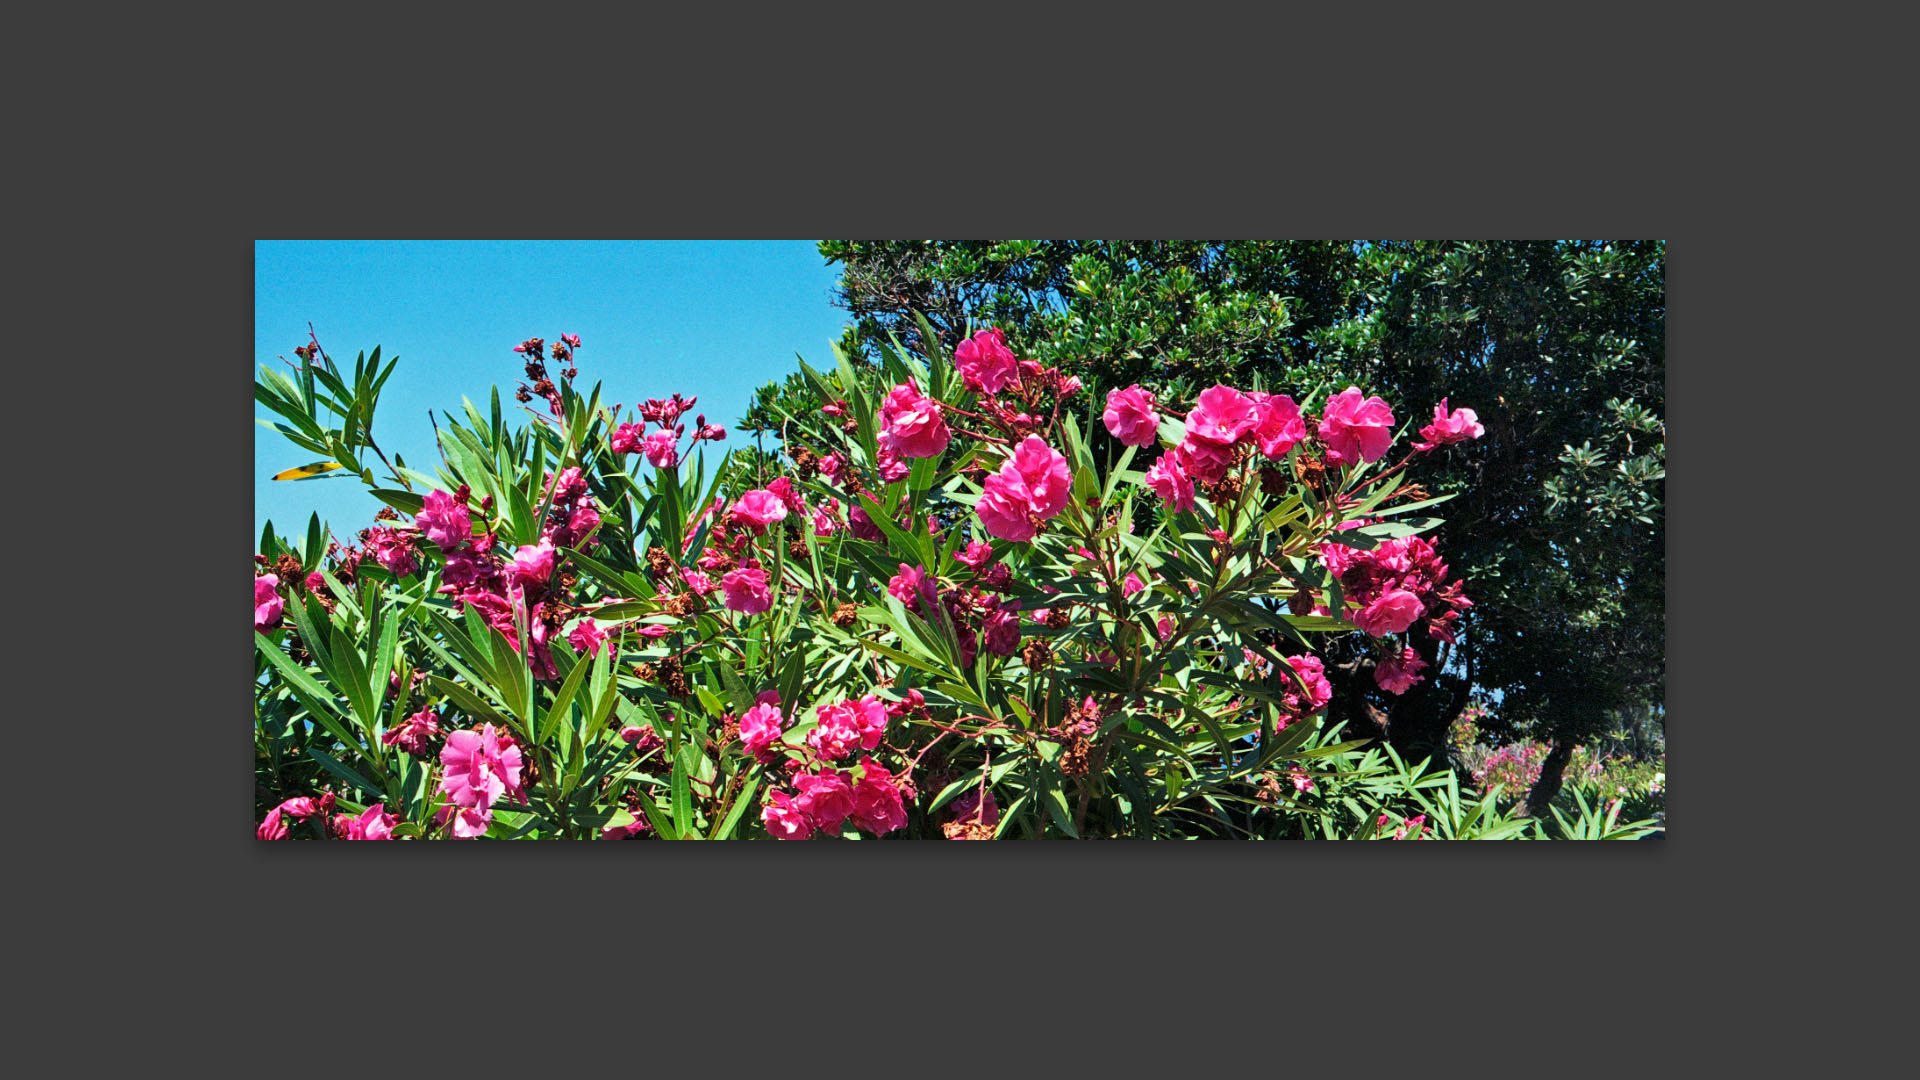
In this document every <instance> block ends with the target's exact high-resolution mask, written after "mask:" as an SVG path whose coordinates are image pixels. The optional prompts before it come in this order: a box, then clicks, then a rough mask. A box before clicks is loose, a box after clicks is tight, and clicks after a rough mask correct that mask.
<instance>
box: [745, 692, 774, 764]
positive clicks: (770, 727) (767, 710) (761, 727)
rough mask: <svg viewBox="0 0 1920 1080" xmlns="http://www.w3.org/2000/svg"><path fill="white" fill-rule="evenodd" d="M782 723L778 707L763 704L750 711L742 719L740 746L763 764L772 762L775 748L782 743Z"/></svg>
mask: <svg viewBox="0 0 1920 1080" xmlns="http://www.w3.org/2000/svg"><path fill="white" fill-rule="evenodd" d="M780 721H781V717H780V707H779V706H778V705H773V704H767V703H761V704H758V705H755V706H754V707H753V708H751V709H748V710H747V711H746V712H745V713H744V714H742V715H741V717H740V745H742V746H744V747H746V750H747V753H749V754H752V755H753V756H754V757H756V758H758V759H759V760H760V761H761V762H762V763H765V762H767V761H770V760H772V759H773V757H775V756H776V755H775V754H774V753H773V752H772V750H773V747H775V746H777V745H778V744H779V742H780V734H781V730H782V729H781V726H780Z"/></svg>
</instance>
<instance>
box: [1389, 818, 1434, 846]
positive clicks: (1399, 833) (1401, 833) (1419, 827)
mask: <svg viewBox="0 0 1920 1080" xmlns="http://www.w3.org/2000/svg"><path fill="white" fill-rule="evenodd" d="M1382 824H1385V822H1382ZM1409 828H1411V829H1413V838H1414V839H1415V840H1418V839H1420V834H1421V833H1423V832H1426V831H1427V815H1425V814H1415V815H1414V816H1412V817H1410V818H1408V819H1407V820H1406V821H1405V822H1404V823H1402V824H1401V826H1400V827H1399V828H1398V829H1395V830H1394V831H1393V838H1394V839H1395V840H1404V839H1406V836H1407V829H1409Z"/></svg>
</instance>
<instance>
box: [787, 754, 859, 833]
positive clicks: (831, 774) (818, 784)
mask: <svg viewBox="0 0 1920 1080" xmlns="http://www.w3.org/2000/svg"><path fill="white" fill-rule="evenodd" d="M793 786H794V788H795V789H796V790H798V791H799V792H800V794H799V795H797V796H795V797H794V800H793V805H794V808H795V809H797V810H799V811H800V812H801V813H803V814H805V815H807V817H809V818H811V819H812V820H813V822H814V824H816V825H818V826H819V827H820V828H821V829H823V830H825V831H826V832H829V833H836V832H839V831H840V825H841V824H842V823H843V822H845V821H846V820H847V818H848V817H850V816H852V814H853V791H852V789H850V788H849V787H848V786H847V774H845V773H843V772H838V771H835V770H832V769H827V770H823V771H821V772H818V773H801V774H800V775H798V776H796V777H794V778H793Z"/></svg>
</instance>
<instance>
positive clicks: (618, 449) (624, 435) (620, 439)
mask: <svg viewBox="0 0 1920 1080" xmlns="http://www.w3.org/2000/svg"><path fill="white" fill-rule="evenodd" d="M646 432H647V427H646V425H645V424H621V425H620V426H619V427H617V428H614V429H613V436H612V437H611V438H609V439H608V440H607V449H609V450H612V451H613V452H614V453H616V454H635V453H639V451H640V443H641V440H643V439H645V438H646Z"/></svg>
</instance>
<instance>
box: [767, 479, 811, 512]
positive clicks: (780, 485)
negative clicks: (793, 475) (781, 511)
mask: <svg viewBox="0 0 1920 1080" xmlns="http://www.w3.org/2000/svg"><path fill="white" fill-rule="evenodd" d="M767 490H768V491H770V492H772V493H773V495H774V497H775V498H777V499H779V500H780V502H781V503H782V504H783V505H785V506H786V508H787V512H788V513H790V514H797V515H799V516H801V517H805V516H806V514H807V500H806V498H805V497H804V496H802V495H801V494H800V493H799V492H798V491H795V490H794V489H793V481H791V480H789V479H787V478H786V477H784V476H779V477H775V478H774V480H773V482H772V483H770V484H768V485H767Z"/></svg>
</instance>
